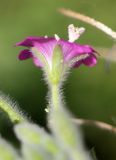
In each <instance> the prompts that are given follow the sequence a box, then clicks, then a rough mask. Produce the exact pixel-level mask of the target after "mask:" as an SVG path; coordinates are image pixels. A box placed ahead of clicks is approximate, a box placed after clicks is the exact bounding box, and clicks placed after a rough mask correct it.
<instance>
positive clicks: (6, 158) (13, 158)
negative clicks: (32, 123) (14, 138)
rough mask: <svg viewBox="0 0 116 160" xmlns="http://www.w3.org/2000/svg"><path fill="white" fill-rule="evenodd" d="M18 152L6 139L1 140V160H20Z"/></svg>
mask: <svg viewBox="0 0 116 160" xmlns="http://www.w3.org/2000/svg"><path fill="white" fill-rule="evenodd" d="M19 159H20V158H19V156H18V154H17V152H16V150H15V149H14V148H13V147H12V146H11V145H10V144H9V143H8V142H6V141H5V140H4V139H2V138H0V160H19Z"/></svg>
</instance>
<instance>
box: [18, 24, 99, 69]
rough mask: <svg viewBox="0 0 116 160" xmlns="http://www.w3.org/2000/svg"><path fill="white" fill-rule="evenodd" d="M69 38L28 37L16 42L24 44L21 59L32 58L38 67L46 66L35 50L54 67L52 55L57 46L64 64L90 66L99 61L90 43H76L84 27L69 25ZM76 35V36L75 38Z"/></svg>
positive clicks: (20, 44)
mask: <svg viewBox="0 0 116 160" xmlns="http://www.w3.org/2000/svg"><path fill="white" fill-rule="evenodd" d="M68 31H69V33H68V35H69V40H68V41H66V40H63V39H60V38H59V37H58V36H57V35H55V37H54V38H50V37H27V38H26V39H25V40H23V41H21V42H19V43H17V44H16V46H24V47H27V49H24V50H22V51H21V52H20V54H19V59H20V60H25V59H28V58H32V59H33V62H34V64H35V65H36V66H37V67H44V64H43V62H42V61H41V59H39V57H38V56H37V55H36V54H35V53H34V52H33V49H36V51H38V53H40V54H42V56H44V58H45V59H46V61H47V63H48V65H49V66H50V67H52V57H53V53H54V49H55V47H56V46H60V48H61V51H62V56H63V63H64V64H67V65H69V64H71V63H72V65H71V67H78V66H80V65H81V64H84V65H87V66H89V67H92V66H94V65H95V64H96V63H97V58H96V55H95V53H96V52H95V50H94V49H93V48H92V47H91V46H89V45H81V44H78V43H74V42H73V41H75V40H77V39H78V37H79V36H80V35H81V34H82V33H83V32H84V29H83V28H79V29H78V28H75V27H74V26H73V25H69V27H68ZM73 37H74V38H73Z"/></svg>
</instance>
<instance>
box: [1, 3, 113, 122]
mask: <svg viewBox="0 0 116 160" xmlns="http://www.w3.org/2000/svg"><path fill="white" fill-rule="evenodd" d="M59 7H65V8H68V9H72V10H74V11H77V12H80V13H83V14H86V15H88V16H90V17H93V18H95V19H97V20H100V21H101V22H103V23H105V24H107V25H108V26H110V27H111V28H112V29H114V30H116V21H115V15H116V1H115V0H56V1H55V0H33V1H32V0H20V1H18V0H10V1H8V0H4V1H0V90H1V91H3V92H4V93H6V94H8V95H10V96H11V97H13V98H14V99H15V100H17V102H18V103H19V105H20V106H21V108H23V109H24V110H25V111H26V112H28V114H29V115H31V117H32V119H33V120H34V121H35V122H37V123H39V124H41V125H43V124H45V111H44V109H45V107H46V100H45V99H46V95H47V87H46V85H45V84H44V82H43V76H42V72H41V70H40V69H38V68H36V67H35V66H34V65H33V62H32V60H28V61H19V60H18V59H17V56H18V53H19V51H20V50H21V48H15V47H14V44H15V43H16V42H19V41H21V40H23V39H24V38H26V37H27V36H44V35H48V36H53V34H54V33H57V34H58V35H59V36H60V37H61V38H64V39H67V26H68V25H69V24H72V23H73V24H74V25H75V26H84V27H86V32H85V34H83V36H82V37H81V38H80V39H79V43H82V44H90V45H92V46H98V47H107V48H110V47H111V46H112V45H113V43H114V42H113V40H112V39H111V38H109V37H108V36H106V35H105V34H104V33H102V32H101V31H99V30H97V29H96V28H94V27H92V26H90V25H86V24H85V23H82V22H80V21H77V20H74V19H71V18H67V17H64V16H62V15H61V14H59V13H58V12H57V10H58V8H59ZM64 94H65V100H66V101H67V107H68V108H69V109H70V111H72V113H73V114H74V115H75V117H79V118H87V119H94V120H100V121H104V122H107V123H110V124H114V121H113V120H115V117H116V64H111V66H110V70H109V71H107V70H106V69H105V60H99V61H98V65H97V66H95V67H94V68H87V67H84V66H81V67H80V68H79V69H73V70H72V73H71V74H70V77H69V78H68V81H67V82H66V83H65V89H64Z"/></svg>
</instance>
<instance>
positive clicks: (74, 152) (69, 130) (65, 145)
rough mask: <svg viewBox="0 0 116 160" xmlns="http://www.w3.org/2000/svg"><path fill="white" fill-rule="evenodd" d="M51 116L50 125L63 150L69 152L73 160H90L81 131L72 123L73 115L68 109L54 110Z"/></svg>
mask: <svg viewBox="0 0 116 160" xmlns="http://www.w3.org/2000/svg"><path fill="white" fill-rule="evenodd" d="M48 116H49V122H50V123H49V125H50V128H51V130H52V132H53V134H54V136H55V137H56V139H57V143H58V144H59V145H60V146H61V148H62V149H64V150H67V153H68V154H69V157H71V160H77V159H79V160H90V159H91V158H90V157H89V155H88V153H87V152H86V150H85V148H84V145H83V141H82V137H81V133H80V129H79V128H78V127H77V128H76V126H74V124H73V123H72V122H71V117H72V116H71V115H70V113H68V112H67V110H66V109H64V108H62V107H59V108H52V109H51V112H49V114H48Z"/></svg>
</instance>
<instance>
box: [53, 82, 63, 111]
mask: <svg viewBox="0 0 116 160" xmlns="http://www.w3.org/2000/svg"><path fill="white" fill-rule="evenodd" d="M59 90H60V89H59V84H52V85H51V105H52V107H53V108H54V109H58V108H59V107H60V106H61V103H60V102H61V96H60V91H59Z"/></svg>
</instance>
